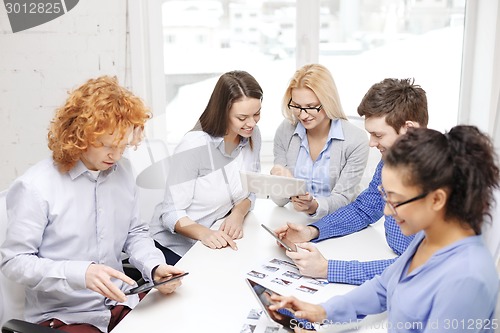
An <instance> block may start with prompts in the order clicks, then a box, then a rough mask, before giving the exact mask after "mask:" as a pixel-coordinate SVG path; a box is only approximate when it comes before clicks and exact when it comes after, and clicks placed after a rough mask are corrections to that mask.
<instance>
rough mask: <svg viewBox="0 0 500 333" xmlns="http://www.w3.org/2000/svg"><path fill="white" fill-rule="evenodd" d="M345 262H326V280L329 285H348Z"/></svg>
mask: <svg viewBox="0 0 500 333" xmlns="http://www.w3.org/2000/svg"><path fill="white" fill-rule="evenodd" d="M346 267H347V262H345V261H342V260H328V273H327V276H326V277H327V279H328V282H330V283H348V282H347V276H346Z"/></svg>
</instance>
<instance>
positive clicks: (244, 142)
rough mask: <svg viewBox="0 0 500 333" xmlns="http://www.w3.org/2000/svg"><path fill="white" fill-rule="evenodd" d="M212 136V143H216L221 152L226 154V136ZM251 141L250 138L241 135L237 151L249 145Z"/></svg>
mask: <svg viewBox="0 0 500 333" xmlns="http://www.w3.org/2000/svg"><path fill="white" fill-rule="evenodd" d="M210 137H211V139H212V143H213V144H214V146H215V147H216V148H217V149H218V150H219V151H220V152H221V153H223V154H224V155H226V151H225V146H224V137H222V136H216V137H213V136H210ZM249 142H250V139H249V138H241V137H240V143H239V144H238V147H236V149H235V151H237V150H239V149H242V148H243V147H245V146H246V145H248V143H249Z"/></svg>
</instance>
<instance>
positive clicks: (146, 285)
mask: <svg viewBox="0 0 500 333" xmlns="http://www.w3.org/2000/svg"><path fill="white" fill-rule="evenodd" d="M188 274H189V273H188V272H185V273H181V274H174V275H170V276H166V277H164V278H162V279H159V280H155V281H153V282H147V283H144V284H141V285H140V286H138V287H135V288H132V289H130V290H127V291H125V295H127V296H128V295H133V294H138V293H142V292H146V291H148V290H151V289H152V288H154V287H157V286H161V285H162V284H165V283H169V282H172V281H175V280H177V279H180V278H181V277H183V276H186V275H188Z"/></svg>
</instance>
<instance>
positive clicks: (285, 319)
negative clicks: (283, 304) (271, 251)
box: [246, 279, 316, 331]
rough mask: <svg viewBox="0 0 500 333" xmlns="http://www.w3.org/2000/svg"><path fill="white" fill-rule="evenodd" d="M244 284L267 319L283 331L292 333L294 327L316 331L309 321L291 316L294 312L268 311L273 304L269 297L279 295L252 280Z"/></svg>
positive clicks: (284, 310)
mask: <svg viewBox="0 0 500 333" xmlns="http://www.w3.org/2000/svg"><path fill="white" fill-rule="evenodd" d="M246 282H247V284H248V286H250V289H251V290H252V293H253V294H254V295H255V297H256V298H257V301H258V303H259V305H260V307H261V308H262V309H263V310H264V313H265V314H266V316H267V317H268V318H269V319H271V320H272V321H274V322H276V323H278V324H280V325H281V326H283V327H284V328H285V329H287V330H290V331H293V330H294V328H296V327H299V328H304V329H308V330H313V331H314V330H316V329H315V326H314V324H313V323H311V322H310V321H308V320H306V319H299V318H296V317H294V315H293V312H294V311H293V310H291V309H286V308H282V309H278V310H277V311H272V310H270V309H269V306H270V305H271V304H273V301H272V300H271V295H273V294H274V295H280V294H278V293H277V292H274V291H272V290H271V289H269V288H266V287H264V286H263V285H261V284H259V283H257V282H255V281H253V280H250V279H246Z"/></svg>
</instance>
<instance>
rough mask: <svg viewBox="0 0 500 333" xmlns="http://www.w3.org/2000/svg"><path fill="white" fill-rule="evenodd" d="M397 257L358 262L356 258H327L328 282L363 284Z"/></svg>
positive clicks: (378, 273)
mask: <svg viewBox="0 0 500 333" xmlns="http://www.w3.org/2000/svg"><path fill="white" fill-rule="evenodd" d="M396 259H397V258H393V259H383V260H373V261H366V262H360V261H357V260H353V261H343V260H328V275H327V278H328V281H329V282H330V283H346V284H353V285H360V284H363V283H364V282H365V281H367V280H370V279H372V278H374V277H375V275H380V274H382V272H383V271H384V270H385V269H386V268H387V267H388V266H390V265H391V264H392V263H393V262H394V261H396Z"/></svg>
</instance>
